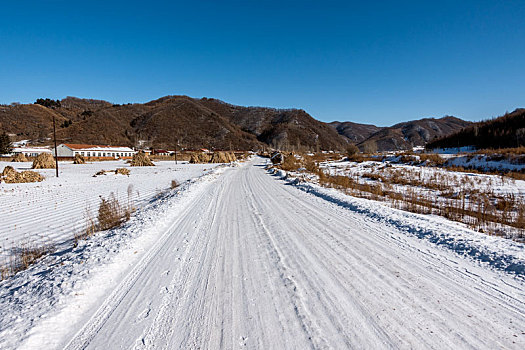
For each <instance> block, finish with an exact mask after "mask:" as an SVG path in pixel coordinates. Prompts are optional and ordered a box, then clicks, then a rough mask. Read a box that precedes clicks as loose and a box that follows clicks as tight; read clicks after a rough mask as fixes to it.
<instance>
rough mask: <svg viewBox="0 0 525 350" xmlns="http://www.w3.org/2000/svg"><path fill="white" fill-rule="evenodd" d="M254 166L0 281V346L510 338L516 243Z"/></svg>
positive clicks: (483, 343) (516, 325)
mask: <svg viewBox="0 0 525 350" xmlns="http://www.w3.org/2000/svg"><path fill="white" fill-rule="evenodd" d="M265 162H266V160H263V159H260V158H256V159H255V160H253V161H251V162H248V163H247V164H243V165H241V166H237V167H220V168H216V169H214V170H213V171H212V173H210V174H208V175H205V176H203V177H201V178H199V179H198V180H194V181H191V182H187V183H186V184H184V185H182V186H181V187H180V188H179V189H177V190H174V191H169V192H168V193H166V194H165V195H163V196H159V197H158V198H156V199H155V200H153V201H151V203H149V204H147V205H145V206H144V207H143V208H142V209H141V210H139V211H138V212H137V213H136V215H134V217H133V218H132V219H131V220H130V221H129V222H128V223H126V224H125V225H124V226H123V227H121V228H117V229H114V230H111V231H107V232H100V233H97V234H96V235H95V236H94V237H92V238H90V239H88V240H86V241H84V242H82V243H81V244H80V245H79V246H77V247H75V248H72V249H70V250H67V251H64V252H61V253H55V254H52V255H50V256H47V257H45V258H44V259H43V260H42V261H41V262H39V263H37V264H36V265H33V266H32V267H30V268H29V269H28V270H25V271H22V272H19V273H18V274H17V275H15V276H14V277H11V278H9V279H7V280H4V281H2V282H0V348H2V349H4V348H5V349H11V348H20V349H40V348H46V349H54V348H66V349H102V348H108V347H110V348H126V349H129V348H134V349H158V348H162V349H222V348H223V349H238V348H250V349H307V348H330V349H347V348H367V349H377V348H417V349H420V348H439V349H442V348H449V349H471V348H476V349H496V348H498V349H499V348H504V349H523V348H524V347H525V331H524V330H525V278H524V276H525V269H524V268H523V266H525V262H524V260H525V259H524V253H523V245H520V244H519V243H516V242H513V241H511V240H507V239H502V238H499V237H490V236H487V235H484V234H481V233H477V232H474V231H472V230H469V229H468V228H467V227H466V226H465V225H462V224H458V223H455V222H451V221H448V220H446V219H444V218H442V217H434V216H426V215H420V214H413V213H408V212H404V211H400V210H396V209H392V208H390V207H388V206H387V205H384V204H382V203H380V202H377V201H370V200H366V199H360V198H352V197H350V196H346V195H344V194H343V193H341V192H340V191H337V190H334V189H326V188H322V187H320V186H318V185H315V184H312V183H301V182H297V181H293V179H287V180H283V179H282V177H281V176H271V175H270V174H268V172H267V171H266V170H265V169H264V165H265V164H264V163H265ZM280 174H281V175H283V174H282V173H280Z"/></svg>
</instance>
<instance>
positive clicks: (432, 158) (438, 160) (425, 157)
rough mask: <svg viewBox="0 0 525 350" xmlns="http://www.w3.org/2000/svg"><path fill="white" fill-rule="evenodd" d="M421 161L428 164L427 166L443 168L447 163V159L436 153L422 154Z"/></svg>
mask: <svg viewBox="0 0 525 350" xmlns="http://www.w3.org/2000/svg"><path fill="white" fill-rule="evenodd" d="M419 159H420V160H421V162H426V165H427V166H443V165H444V164H445V162H446V159H444V158H442V157H441V156H439V155H438V154H435V153H429V154H426V153H422V154H420V155H419Z"/></svg>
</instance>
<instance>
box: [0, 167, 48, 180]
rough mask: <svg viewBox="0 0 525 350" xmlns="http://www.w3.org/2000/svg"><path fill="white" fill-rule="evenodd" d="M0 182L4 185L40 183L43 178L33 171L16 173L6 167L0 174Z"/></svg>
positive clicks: (11, 168)
mask: <svg viewBox="0 0 525 350" xmlns="http://www.w3.org/2000/svg"><path fill="white" fill-rule="evenodd" d="M0 180H1V181H4V182H6V183H11V184H12V183H27V182H40V181H42V180H44V177H43V176H42V175H40V174H39V173H37V172H35V171H29V170H27V171H22V172H21V173H19V172H17V171H16V170H15V169H14V168H13V167H11V166H6V167H5V168H4V170H3V171H2V174H0Z"/></svg>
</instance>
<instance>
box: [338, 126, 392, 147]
mask: <svg viewBox="0 0 525 350" xmlns="http://www.w3.org/2000/svg"><path fill="white" fill-rule="evenodd" d="M330 125H331V126H332V127H334V128H335V129H336V130H337V132H338V133H339V135H342V136H344V137H346V138H348V139H349V140H350V141H352V142H353V143H355V144H359V143H361V142H363V141H365V140H366V139H368V138H369V137H370V136H372V135H373V134H375V133H376V132H378V131H380V130H381V129H384V128H382V127H378V126H375V125H372V124H359V123H353V122H331V123H330Z"/></svg>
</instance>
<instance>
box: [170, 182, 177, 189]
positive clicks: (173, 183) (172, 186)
mask: <svg viewBox="0 0 525 350" xmlns="http://www.w3.org/2000/svg"><path fill="white" fill-rule="evenodd" d="M177 187H179V182H178V181H177V180H171V189H174V188H177Z"/></svg>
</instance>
